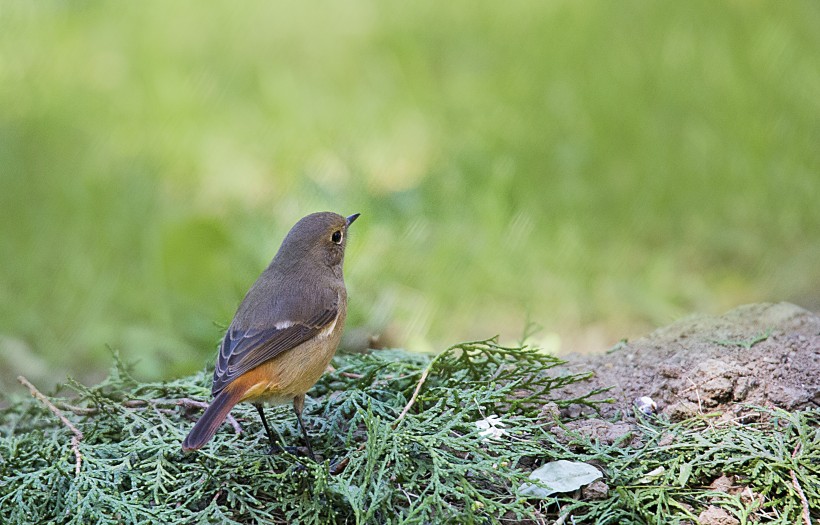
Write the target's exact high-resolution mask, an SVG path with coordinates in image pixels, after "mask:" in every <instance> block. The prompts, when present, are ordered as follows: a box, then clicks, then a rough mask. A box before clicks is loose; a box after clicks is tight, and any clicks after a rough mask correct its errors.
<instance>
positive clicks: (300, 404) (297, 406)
mask: <svg viewBox="0 0 820 525" xmlns="http://www.w3.org/2000/svg"><path fill="white" fill-rule="evenodd" d="M304 408H305V394H302V395H299V396H296V397H294V398H293V411H294V412H296V419H297V420H298V421H299V426H300V427H301V428H302V436H304V438H305V445H307V449H308V452H309V453H310V459H312V460H313V461H314V462H315V461H316V456H315V455H314V454H313V447H311V446H310V439H309V438H308V434H307V430H305V423H304V421H302V410H304Z"/></svg>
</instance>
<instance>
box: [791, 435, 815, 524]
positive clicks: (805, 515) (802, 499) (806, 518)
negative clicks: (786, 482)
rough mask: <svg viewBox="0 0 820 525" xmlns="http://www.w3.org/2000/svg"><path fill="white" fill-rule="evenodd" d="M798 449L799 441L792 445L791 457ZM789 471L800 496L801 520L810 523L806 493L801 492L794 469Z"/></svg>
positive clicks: (801, 488) (795, 454)
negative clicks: (801, 506)
mask: <svg viewBox="0 0 820 525" xmlns="http://www.w3.org/2000/svg"><path fill="white" fill-rule="evenodd" d="M799 451H800V443H798V444H797V445H796V446H795V447H794V451H793V452H792V459H794V457H795V456H797V452H799ZM789 473H790V474H791V475H792V485H794V490H795V492H797V495H798V496H800V502H801V503H802V504H803V522H804V523H805V525H811V515H810V514H809V512H810V510H809V501H808V500H807V499H806V493H805V492H803V487H801V486H800V482H799V481H798V480H797V474H795V472H794V470H789Z"/></svg>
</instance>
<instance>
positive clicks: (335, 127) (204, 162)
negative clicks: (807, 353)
mask: <svg viewBox="0 0 820 525" xmlns="http://www.w3.org/2000/svg"><path fill="white" fill-rule="evenodd" d="M818 27H820V7H818V4H817V3H816V2H809V1H806V2H799V1H795V2H757V1H749V2H711V1H699V2H685V3H684V2H681V3H672V2H630V1H626V2H586V1H582V2H576V1H548V2H507V3H498V2H474V1H471V2H461V1H457V2H392V1H388V2H384V1H372V2H368V1H359V0H356V1H339V2H320V3H317V4H311V5H304V4H302V3H274V2H264V1H248V2H242V3H235V2H227V1H218V2H209V3H208V4H207V5H204V4H201V3H199V2H193V1H188V2H185V1H181V2H160V1H147V2H138V3H123V2H61V1H42V2H28V1H22V0H21V1H4V2H2V3H0V364H2V365H3V369H4V370H5V371H6V372H5V373H6V374H8V375H10V376H13V375H14V374H16V373H26V374H28V375H29V377H31V378H35V379H36V378H38V377H42V378H50V379H55V380H56V379H59V378H60V377H61V376H62V375H63V374H64V373H66V372H70V373H73V374H75V375H76V374H79V375H80V376H81V377H82V376H89V375H94V374H95V373H96V371H97V370H102V369H105V368H107V365H108V363H109V362H110V356H109V353H108V351H107V349H106V345H110V346H113V347H116V348H118V349H120V351H121V352H122V355H123V357H124V358H125V359H126V360H131V361H133V360H138V361H139V364H138V375H140V374H141V375H142V376H145V377H170V376H175V375H179V374H182V373H187V372H191V371H192V370H195V369H197V368H199V367H201V366H202V364H203V362H204V361H205V360H206V359H211V358H212V356H213V354H214V347H215V343H216V341H217V339H218V338H219V336H220V328H219V326H218V324H220V323H222V324H225V323H227V322H229V321H230V318H231V316H232V314H233V312H234V309H235V308H236V306H237V304H238V302H239V301H240V300H241V298H242V296H243V294H244V292H245V290H246V289H247V288H248V286H249V285H250V284H251V282H252V281H253V280H254V279H255V278H256V276H257V275H258V273H259V272H260V271H261V269H262V268H263V267H264V266H265V265H266V264H267V262H268V261H269V260H270V258H271V257H272V256H273V254H274V253H275V251H276V249H277V247H278V244H279V242H280V240H281V238H282V237H283V236H284V234H285V233H286V231H287V230H288V229H289V227H290V226H291V225H292V224H293V223H294V222H295V221H296V220H297V219H298V218H300V217H301V216H303V215H305V214H307V213H309V212H312V211H316V210H323V209H329V210H335V211H338V212H340V213H344V214H349V213H353V212H361V213H362V217H361V219H360V220H359V221H358V222H357V223H356V225H355V229H354V231H353V233H352V236H351V241H350V245H349V250H348V257H347V261H346V262H347V264H346V276H347V283H348V288H349V291H350V300H351V313H350V316H349V325H348V326H349V327H350V328H356V327H359V328H361V329H362V330H361V331H360V332H359V333H360V334H361V333H369V332H371V331H372V332H381V333H384V334H385V338H386V340H387V342H389V343H391V344H395V345H400V346H405V347H410V348H412V349H417V350H426V349H441V348H442V347H443V345H445V344H448V343H451V342H454V341H458V340H463V339H470V338H479V337H487V336H491V335H493V334H495V333H501V334H502V335H503V336H504V337H506V338H515V337H517V336H518V335H519V334H521V333H522V331H523V328H524V324H525V323H526V321H527V319H529V320H531V321H534V322H536V323H538V324H540V325H542V326H543V328H544V329H543V331H542V332H541V333H540V334H539V337H540V338H541V339H542V342H543V343H545V344H546V345H547V346H549V347H551V348H559V349H560V350H562V351H568V350H573V349H579V348H582V349H589V348H592V349H595V348H597V349H603V348H605V347H606V346H607V345H608V344H609V343H611V342H612V341H614V340H616V339H617V338H618V337H619V336H621V335H632V334H636V333H640V332H641V331H642V330H645V329H646V328H647V327H650V326H655V325H659V324H664V323H668V322H670V321H672V320H674V319H675V318H677V317H679V316H681V315H684V314H686V313H689V312H692V311H699V312H709V313H719V312H721V311H723V310H725V309H727V308H730V307H732V306H734V305H736V304H740V303H744V302H749V301H761V300H792V301H796V302H798V303H799V304H805V305H807V306H816V305H818V303H820V293H819V292H818V291H819V290H820V67H818V57H820V32H818V31H817V28H818Z"/></svg>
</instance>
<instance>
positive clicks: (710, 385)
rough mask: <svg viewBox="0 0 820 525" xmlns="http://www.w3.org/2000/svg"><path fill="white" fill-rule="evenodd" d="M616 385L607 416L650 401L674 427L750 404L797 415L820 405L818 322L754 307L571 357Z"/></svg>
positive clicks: (792, 311)
mask: <svg viewBox="0 0 820 525" xmlns="http://www.w3.org/2000/svg"><path fill="white" fill-rule="evenodd" d="M569 362H570V369H573V370H574V369H577V370H593V371H594V372H595V374H596V376H595V378H593V379H592V381H593V382H594V384H595V385H596V386H607V385H613V386H614V388H613V389H612V390H611V391H610V396H611V397H613V398H614V399H615V403H613V404H612V405H609V406H607V407H604V409H603V413H604V415H612V414H613V413H614V412H615V411H618V410H627V411H631V406H632V405H633V403H634V401H635V399H636V398H639V397H642V396H649V397H651V398H652V400H653V401H654V402H655V403H656V404H657V410H658V412H660V413H662V414H666V415H668V416H669V417H670V418H671V419H673V420H679V419H683V418H685V417H688V416H691V415H695V414H696V413H698V412H702V413H710V412H720V413H721V414H723V417H726V418H729V417H738V418H741V419H743V418H745V417H751V416H750V414H752V411H751V410H750V409H749V408H748V407H749V405H758V406H765V407H777V408H783V409H786V410H790V411H792V410H801V409H806V408H812V407H813V408H817V407H818V406H820V316H818V315H817V314H815V313H812V312H809V311H807V310H804V309H802V308H800V307H798V306H795V305H793V304H790V303H777V304H752V305H745V306H741V307H738V308H736V309H734V310H731V311H730V312H728V313H726V314H724V315H722V316H719V317H711V316H705V315H696V316H692V317H688V318H686V319H683V320H681V321H679V322H677V323H674V324H672V325H669V326H666V327H664V328H660V329H658V330H656V331H654V332H652V333H650V334H649V335H647V336H645V337H642V338H640V339H636V340H634V341H629V342H623V343H620V344H618V345H616V347H614V348H613V349H612V350H610V351H609V352H608V353H606V354H603V355H595V356H574V357H570V358H569Z"/></svg>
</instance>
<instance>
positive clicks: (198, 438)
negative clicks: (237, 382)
mask: <svg viewBox="0 0 820 525" xmlns="http://www.w3.org/2000/svg"><path fill="white" fill-rule="evenodd" d="M230 386H232V385H229V387H228V388H226V389H225V390H223V391H222V392H220V393H219V394H217V396H216V397H215V398H214V400H213V401H212V402H211V404H210V406H209V407H208V408H207V409H206V410H205V413H204V414H202V417H201V418H199V421H197V422H196V424H195V425H194V428H192V429H191V431H190V432H189V433H188V435H187V436H186V437H185V441H183V442H182V450H183V451H185V452H188V451H190V450H196V449H198V448H202V446H203V445H205V443H207V442H208V441H210V440H211V438H212V437H214V434H216V431H217V429H218V428H219V425H221V424H222V422H223V421H225V418H226V417H228V412H230V411H231V409H232V408H233V407H234V405H236V404H237V403H239V401H241V400H242V396H243V395H244V394H245V391H244V390H243V389H241V388H230Z"/></svg>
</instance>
